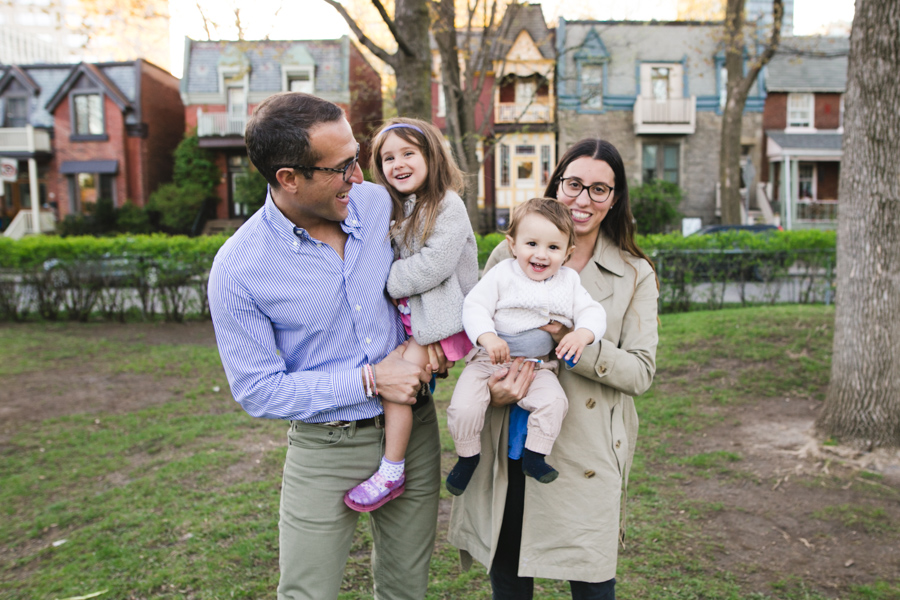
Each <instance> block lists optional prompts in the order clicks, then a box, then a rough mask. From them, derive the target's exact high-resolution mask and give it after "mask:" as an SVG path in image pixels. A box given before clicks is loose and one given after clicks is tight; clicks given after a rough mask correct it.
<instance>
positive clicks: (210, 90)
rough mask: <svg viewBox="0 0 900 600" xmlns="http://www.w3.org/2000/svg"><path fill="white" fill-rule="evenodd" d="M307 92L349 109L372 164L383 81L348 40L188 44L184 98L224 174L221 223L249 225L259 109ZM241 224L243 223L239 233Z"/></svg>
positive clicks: (188, 119)
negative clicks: (284, 95)
mask: <svg viewBox="0 0 900 600" xmlns="http://www.w3.org/2000/svg"><path fill="white" fill-rule="evenodd" d="M288 91H293V92H305V93H308V94H315V95H316V96H319V97H322V98H325V99H326V100H330V101H332V102H334V103H335V104H337V105H339V106H341V107H342V108H343V109H344V112H345V113H346V115H347V119H348V120H349V121H350V125H351V127H352V128H353V132H354V135H355V136H356V137H357V139H358V140H359V142H360V161H361V162H362V164H367V161H368V139H369V137H370V134H371V132H372V130H373V129H375V128H377V127H378V125H380V122H381V114H382V113H381V78H380V77H379V75H378V73H377V72H376V71H375V70H374V69H373V68H372V66H371V65H370V64H369V63H368V62H367V61H366V59H365V57H363V55H362V54H361V53H360V51H359V49H358V48H357V47H356V46H355V45H354V44H353V42H351V41H350V39H349V38H348V37H347V36H344V37H341V38H339V39H336V40H292V41H278V40H241V41H197V40H191V39H186V40H185V57H184V75H183V77H182V80H181V97H182V101H183V102H184V106H185V126H186V127H187V130H188V132H189V133H190V132H191V131H193V130H194V129H195V128H196V132H197V136H198V138H199V145H200V147H202V148H206V149H208V150H209V151H210V152H212V153H213V154H214V155H215V157H216V162H217V164H218V166H219V169H220V170H221V171H222V173H223V174H224V177H223V181H222V184H221V185H220V186H219V189H218V194H219V196H220V197H221V198H222V200H223V202H220V203H219V205H218V208H217V210H218V214H217V217H218V218H219V219H234V220H237V221H239V222H242V221H243V219H245V218H247V217H248V216H249V214H248V208H247V206H245V205H242V204H241V203H239V202H235V200H234V191H235V188H236V185H237V181H238V180H239V179H240V178H241V177H244V176H246V174H247V173H248V171H249V170H250V169H251V165H250V162H249V160H248V158H247V151H246V147H245V145H244V130H245V128H246V126H247V121H248V120H249V118H250V116H251V115H252V114H253V109H254V108H255V107H256V106H257V105H258V104H259V103H260V102H262V101H263V100H265V99H266V98H268V97H269V96H271V95H272V94H276V93H279V92H288ZM237 224H239V223H236V224H235V226H236V225H237Z"/></svg>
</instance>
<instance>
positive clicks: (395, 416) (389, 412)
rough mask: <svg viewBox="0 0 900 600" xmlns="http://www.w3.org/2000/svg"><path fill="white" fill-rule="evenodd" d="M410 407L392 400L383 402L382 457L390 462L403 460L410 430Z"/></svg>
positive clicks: (411, 419) (411, 421)
mask: <svg viewBox="0 0 900 600" xmlns="http://www.w3.org/2000/svg"><path fill="white" fill-rule="evenodd" d="M412 424H413V416H412V407H411V406H406V405H405V404H395V403H393V402H385V403H384V457H385V458H386V459H388V460H389V461H391V462H395V463H397V462H403V460H404V459H405V458H406V445H407V444H409V435H410V433H411V432H412Z"/></svg>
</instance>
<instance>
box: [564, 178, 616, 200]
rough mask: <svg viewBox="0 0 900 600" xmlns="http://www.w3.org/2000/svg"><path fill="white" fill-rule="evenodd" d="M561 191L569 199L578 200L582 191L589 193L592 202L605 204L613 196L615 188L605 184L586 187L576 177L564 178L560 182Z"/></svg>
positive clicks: (593, 184)
mask: <svg viewBox="0 0 900 600" xmlns="http://www.w3.org/2000/svg"><path fill="white" fill-rule="evenodd" d="M559 189H561V190H562V192H563V194H565V195H566V196H568V197H569V198H577V197H578V196H580V195H581V191H582V190H585V189H586V190H587V191H588V197H589V198H590V199H591V201H592V202H596V203H597V204H603V203H604V202H606V201H607V200H609V198H610V197H611V196H612V193H613V190H614V189H616V188H614V187H611V186H608V185H606V184H605V183H592V184H590V185H584V184H583V183H581V182H580V181H579V180H578V179H576V178H575V177H563V178H561V179H560V180H559Z"/></svg>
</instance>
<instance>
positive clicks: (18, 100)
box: [3, 96, 28, 127]
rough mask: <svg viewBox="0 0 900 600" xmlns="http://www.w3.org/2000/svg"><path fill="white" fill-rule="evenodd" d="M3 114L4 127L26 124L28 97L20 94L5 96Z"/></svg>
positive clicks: (23, 125)
mask: <svg viewBox="0 0 900 600" xmlns="http://www.w3.org/2000/svg"><path fill="white" fill-rule="evenodd" d="M5 100H6V109H5V110H4V115H3V126H4V127H25V126H26V125H28V99H27V98H25V97H22V96H19V97H15V96H14V97H7V98H6V99H5Z"/></svg>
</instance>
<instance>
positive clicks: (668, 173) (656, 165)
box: [642, 144, 680, 185]
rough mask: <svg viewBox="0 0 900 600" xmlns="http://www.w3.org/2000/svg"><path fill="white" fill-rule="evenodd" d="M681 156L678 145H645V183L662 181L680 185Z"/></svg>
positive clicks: (643, 163) (643, 162)
mask: <svg viewBox="0 0 900 600" xmlns="http://www.w3.org/2000/svg"><path fill="white" fill-rule="evenodd" d="M679 154H680V149H679V147H678V144H644V148H643V161H642V165H643V169H642V172H643V182H644V183H650V182H651V181H654V180H656V179H662V180H663V181H668V182H670V183H674V184H676V185H678V183H679V177H678V171H679V169H678V163H679Z"/></svg>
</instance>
